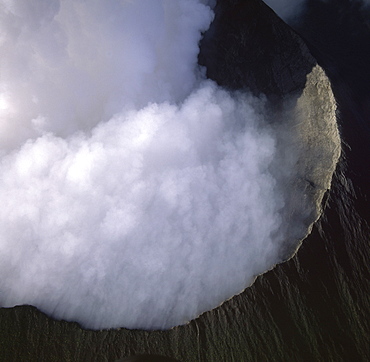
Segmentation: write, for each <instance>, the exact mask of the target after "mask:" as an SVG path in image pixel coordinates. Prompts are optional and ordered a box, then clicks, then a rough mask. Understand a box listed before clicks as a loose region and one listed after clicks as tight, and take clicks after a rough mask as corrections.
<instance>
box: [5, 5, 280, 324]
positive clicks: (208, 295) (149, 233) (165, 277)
mask: <svg viewBox="0 0 370 362" xmlns="http://www.w3.org/2000/svg"><path fill="white" fill-rule="evenodd" d="M212 4H213V2H212V1H200V0H140V1H129V0H120V1H118V0H117V1H113V0H108V1H106V0H93V1H89V2H87V1H83V0H63V1H59V0H35V1H32V3H31V2H30V1H28V0H1V1H0V16H1V19H0V26H1V31H0V34H1V38H0V42H1V43H0V44H1V54H2V56H1V58H0V67H1V68H0V69H1V79H0V145H1V151H0V152H1V161H0V175H1V177H0V200H1V205H2V207H1V209H0V230H1V235H0V277H1V279H0V304H1V306H3V307H10V306H14V305H16V304H32V305H35V306H37V307H38V308H40V309H41V310H43V311H45V312H47V313H49V314H51V315H53V316H54V317H57V318H64V319H67V320H74V321H78V322H80V323H81V324H82V325H83V326H85V327H88V328H108V327H122V326H124V327H128V328H168V327H171V326H174V325H178V324H181V323H185V322H187V321H188V320H190V319H192V318H194V317H196V316H197V315H198V314H199V313H201V312H203V311H206V310H208V309H211V308H213V307H215V306H217V305H218V304H220V303H222V302H223V301H224V300H225V299H227V298H229V297H231V296H232V295H234V294H235V293H238V292H240V291H241V290H243V289H244V288H245V287H246V286H247V285H248V284H249V283H250V282H251V281H252V279H253V278H254V276H255V275H257V274H259V273H261V272H263V271H265V270H267V269H268V268H270V267H271V266H272V265H273V264H274V263H275V262H276V261H277V258H278V257H277V255H278V253H279V249H280V247H281V245H282V238H281V236H279V235H280V232H279V227H280V226H281V225H280V224H281V220H280V218H279V216H278V214H279V210H280V209H281V208H283V206H284V201H283V200H282V198H281V197H280V196H278V195H279V193H277V188H278V185H277V182H276V180H275V178H274V177H273V176H272V175H271V173H270V171H269V170H270V165H271V164H272V162H273V161H274V155H275V150H276V141H275V138H274V136H273V132H271V130H270V129H269V127H268V126H267V124H266V122H265V120H264V116H263V112H261V109H263V100H259V99H256V98H253V97H252V96H249V95H246V94H244V95H243V94H229V93H228V92H226V91H225V90H222V89H219V88H218V87H217V86H216V85H215V84H214V83H213V82H211V81H209V80H206V79H205V77H204V70H203V69H200V68H199V67H198V66H197V54H198V51H199V48H198V42H199V40H200V38H201V33H202V32H203V31H205V30H206V29H207V28H208V26H209V24H210V22H211V21H212V18H213V13H212V9H211V8H210V6H211V5H212Z"/></svg>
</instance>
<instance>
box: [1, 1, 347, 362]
mask: <svg viewBox="0 0 370 362" xmlns="http://www.w3.org/2000/svg"><path fill="white" fill-rule="evenodd" d="M215 12H216V17H215V20H214V23H213V24H212V26H211V28H210V30H209V31H208V32H207V33H206V34H205V36H204V40H203V41H202V44H201V52H200V55H199V63H200V64H201V65H204V66H206V67H207V76H208V77H209V78H211V79H213V80H215V81H216V82H217V83H218V84H219V85H222V86H224V87H226V88H228V89H232V90H251V91H252V92H253V93H254V94H256V95H259V94H266V95H267V96H268V98H269V99H270V101H271V102H273V104H272V106H271V114H270V119H271V123H272V124H274V127H276V131H277V132H279V134H280V135H281V137H280V138H279V143H278V149H279V153H280V157H281V158H282V159H284V160H285V162H287V163H290V164H291V165H293V166H294V167H295V168H296V170H297V172H296V174H295V175H294V177H292V175H291V174H288V175H287V174H285V173H284V172H283V171H282V170H279V169H276V170H274V174H275V175H276V177H278V178H282V179H284V180H286V182H285V186H284V187H283V189H282V190H281V192H282V193H283V194H284V195H285V197H286V199H287V202H286V205H285V207H284V209H283V210H282V211H281V212H282V215H281V217H282V218H283V220H284V221H285V225H286V228H287V230H286V233H287V234H288V233H290V234H292V231H291V228H292V227H293V225H295V227H296V231H295V233H293V234H294V237H293V238H292V239H291V240H287V243H286V249H285V250H283V251H282V252H281V260H284V259H287V258H289V257H290V256H291V255H292V253H293V252H294V251H295V250H296V248H297V246H298V244H299V241H300V240H301V239H302V238H303V237H304V236H305V235H306V234H307V232H309V230H310V228H311V227H312V226H311V225H312V223H313V222H314V221H315V220H316V219H317V217H318V216H319V214H320V208H321V202H322V199H323V196H324V194H325V192H326V190H327V189H328V188H329V186H330V181H331V177H332V173H333V171H334V168H335V164H336V162H337V160H338V157H339V154H340V141H339V136H338V130H337V127H336V122H335V100H334V97H333V95H332V93H331V89H330V83H329V81H328V79H327V77H326V76H325V74H324V72H323V71H322V69H321V68H320V67H318V66H317V65H316V62H315V60H314V59H313V57H312V56H311V55H310V53H309V51H308V49H307V47H306V46H305V45H304V43H303V42H302V41H301V40H300V38H299V37H298V36H297V35H296V34H295V33H294V32H293V31H292V30H291V29H290V28H289V27H287V26H286V25H285V24H284V23H283V22H282V21H281V20H280V19H279V18H277V17H276V16H275V14H274V13H273V12H272V11H271V10H270V9H269V8H268V7H266V6H265V5H264V4H263V3H262V2H261V1H259V0H253V1H252V0H248V1H238V0H234V1H232V0H219V1H218V4H217V6H216V9H215ZM302 215H304V217H303V218H302ZM288 228H289V230H288ZM252 288H253V287H252ZM251 293H252V291H251V289H250V290H249V291H246V292H244V293H242V294H241V295H240V296H238V297H235V298H233V299H231V300H230V301H228V302H226V303H224V304H223V305H221V306H220V307H218V308H217V309H215V310H213V311H210V312H207V313H205V314H204V315H202V316H201V317H200V318H199V319H197V320H195V321H192V322H191V323H189V324H188V325H185V326H181V327H177V328H174V329H172V330H170V331H167V332H146V331H129V330H124V329H120V330H112V331H100V332H99V331H98V332H96V331H95V332H94V331H85V330H82V329H81V328H79V327H78V325H76V324H75V323H67V322H63V321H62V322H57V321H53V320H51V319H49V318H47V317H46V316H44V315H43V314H41V313H39V312H38V311H37V310H35V308H32V307H16V308H11V309H1V310H0V320H1V322H0V325H1V327H0V341H1V342H0V345H1V348H0V359H1V360H4V361H5V360H6V361H12V360H27V361H33V360H35V361H36V360H37V361H59V360H60V361H62V360H63V361H65V360H70V361H75V360H80V361H84V360H88V361H114V360H115V359H118V358H122V357H124V356H128V355H132V354H136V353H155V354H163V355H168V356H173V357H176V358H178V359H180V360H182V361H197V360H199V361H200V360H202V361H203V360H204V361H208V360H209V361H227V360H233V359H235V358H236V360H248V358H251V359H252V358H253V356H252V355H250V353H249V352H248V351H245V352H242V351H239V352H236V350H237V349H238V348H234V347H235V346H234V344H235V343H238V341H240V339H241V338H242V339H243V338H244V337H245V338H247V337H246V336H247V335H248V334H249V332H250V330H249V328H250V327H246V326H245V324H244V323H241V322H240V321H242V320H244V319H248V318H249V317H250V316H251V315H253V314H254V313H255V311H253V310H251V309H250V308H251V305H252V304H251V303H250V301H251V300H252V299H253V298H254V297H253V293H252V294H251ZM243 336H244V337H243ZM20 346H21V347H20ZM233 346H234V347H233ZM232 351H233V352H232ZM231 353H233V355H232V357H231ZM243 353H244V354H243Z"/></svg>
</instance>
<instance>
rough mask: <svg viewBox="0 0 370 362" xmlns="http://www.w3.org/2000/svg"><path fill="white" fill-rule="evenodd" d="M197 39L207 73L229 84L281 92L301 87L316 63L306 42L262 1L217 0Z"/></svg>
mask: <svg viewBox="0 0 370 362" xmlns="http://www.w3.org/2000/svg"><path fill="white" fill-rule="evenodd" d="M215 14H216V16H215V19H214V21H213V23H212V24H211V27H210V29H209V30H208V31H207V33H206V34H205V35H204V38H203V40H202V41H201V44H200V54H199V63H200V64H201V65H204V66H206V68H207V77H208V78H210V79H213V80H215V81H216V82H217V83H218V84H219V85H221V86H224V87H226V88H229V89H245V88H248V89H250V90H251V91H252V92H253V93H254V94H260V93H264V94H268V95H271V94H272V95H276V96H279V97H280V96H282V95H285V94H288V93H291V92H294V91H301V90H302V89H303V88H304V86H305V83H306V75H307V74H308V73H310V72H311V70H312V67H313V66H314V65H315V64H316V61H315V59H314V58H313V57H312V56H311V54H310V52H309V51H308V49H307V47H306V45H305V44H304V42H303V41H302V40H301V38H300V37H299V36H298V35H297V34H295V33H294V32H293V31H292V30H291V29H290V28H289V27H288V26H287V25H286V24H285V23H284V22H283V21H282V20H280V18H278V17H277V16H276V14H275V13H274V12H273V11H272V10H271V9H270V8H269V7H267V6H266V5H265V4H264V3H263V2H262V1H250V0H219V1H218V3H217V6H216V8H215Z"/></svg>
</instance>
